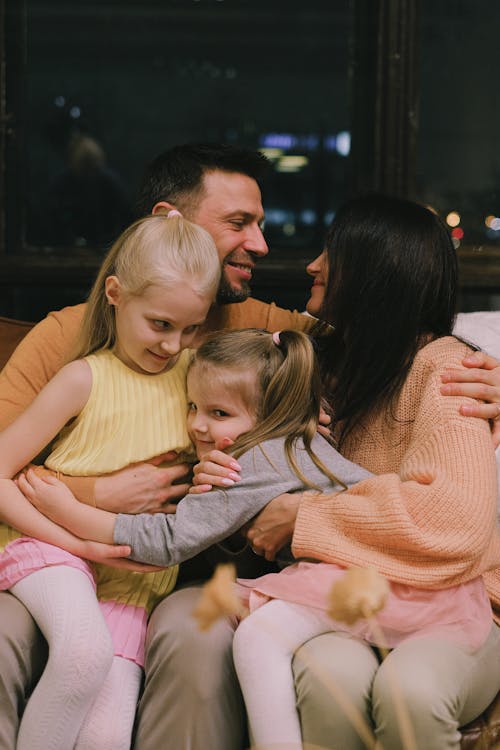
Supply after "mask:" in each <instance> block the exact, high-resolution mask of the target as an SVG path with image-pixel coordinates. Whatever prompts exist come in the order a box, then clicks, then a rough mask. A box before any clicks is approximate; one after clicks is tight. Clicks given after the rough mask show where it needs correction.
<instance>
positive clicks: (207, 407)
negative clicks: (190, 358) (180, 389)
mask: <svg viewBox="0 0 500 750" xmlns="http://www.w3.org/2000/svg"><path fill="white" fill-rule="evenodd" d="M244 377H246V376H244ZM247 377H249V378H251V377H252V374H251V373H249V374H248V376H247ZM187 391H188V402H189V410H188V418H187V427H188V432H189V436H190V438H191V440H192V442H193V445H194V447H195V449H196V455H197V456H198V458H201V457H202V456H203V455H204V454H205V453H208V451H211V450H213V449H214V448H220V447H222V441H223V440H224V438H229V439H230V440H231V441H233V440H236V438H238V437H240V435H243V434H244V433H245V432H248V431H249V430H251V429H252V428H253V427H255V423H256V417H255V413H253V412H252V411H251V410H249V408H248V407H247V405H246V404H245V403H244V402H243V400H242V398H241V397H240V396H239V394H238V393H237V392H236V390H235V389H229V388H227V386H225V385H224V379H223V378H221V380H220V381H219V380H218V379H216V378H214V379H213V380H211V379H210V378H207V377H206V376H205V377H202V376H201V371H200V368H198V367H197V366H196V363H195V364H194V365H193V366H192V367H191V368H190V369H189V372H188V376H187Z"/></svg>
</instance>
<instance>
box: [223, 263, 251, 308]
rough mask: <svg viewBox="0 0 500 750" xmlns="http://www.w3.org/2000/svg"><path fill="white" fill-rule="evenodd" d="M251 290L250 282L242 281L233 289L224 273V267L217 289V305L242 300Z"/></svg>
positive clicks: (248, 295) (246, 297)
mask: <svg viewBox="0 0 500 750" xmlns="http://www.w3.org/2000/svg"><path fill="white" fill-rule="evenodd" d="M251 293H252V290H251V289H250V284H248V283H247V282H242V284H241V287H240V288H239V289H234V288H233V287H232V286H231V284H230V283H229V281H228V280H227V279H226V277H225V275H224V269H222V276H221V280H220V284H219V288H218V290H217V304H219V305H230V304H232V303H234V302H244V301H245V300H246V299H248V297H250V295H251Z"/></svg>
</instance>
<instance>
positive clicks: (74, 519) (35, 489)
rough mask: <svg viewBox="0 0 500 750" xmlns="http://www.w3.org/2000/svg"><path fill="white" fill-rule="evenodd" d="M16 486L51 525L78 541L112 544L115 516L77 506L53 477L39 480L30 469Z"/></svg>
mask: <svg viewBox="0 0 500 750" xmlns="http://www.w3.org/2000/svg"><path fill="white" fill-rule="evenodd" d="M18 484H19V488H20V489H21V491H22V492H23V494H24V495H25V496H26V498H28V500H29V501H30V503H32V504H33V505H34V506H35V507H36V508H38V510H39V511H40V512H41V513H43V515H44V516H47V518H50V519H51V522H52V521H54V522H55V523H56V524H60V525H61V526H64V528H65V529H68V531H71V532H72V533H73V534H75V535H76V536H78V537H81V538H82V539H92V540H94V541H96V542H104V543H105V544H113V531H114V528H115V520H116V513H110V512H109V511H107V510H101V509H100V508H93V507H91V506H89V505H85V504H84V503H80V502H79V501H78V500H77V499H76V497H75V496H74V495H73V493H72V492H71V490H70V489H69V487H67V486H66V485H65V484H64V483H63V482H61V481H59V480H58V479H56V477H53V476H50V475H44V476H42V477H40V476H37V474H36V473H35V472H34V471H33V470H32V469H30V470H29V471H28V472H27V473H26V475H22V476H20V477H19V479H18ZM37 512H38V511H37Z"/></svg>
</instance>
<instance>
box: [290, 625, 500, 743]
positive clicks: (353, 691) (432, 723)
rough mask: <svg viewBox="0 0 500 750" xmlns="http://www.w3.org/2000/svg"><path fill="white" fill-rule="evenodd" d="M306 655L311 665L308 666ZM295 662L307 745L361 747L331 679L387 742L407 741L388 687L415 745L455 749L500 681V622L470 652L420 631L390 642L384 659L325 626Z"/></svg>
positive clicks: (493, 695)
mask: <svg viewBox="0 0 500 750" xmlns="http://www.w3.org/2000/svg"><path fill="white" fill-rule="evenodd" d="M301 656H302V658H301ZM303 659H304V660H305V661H306V663H307V664H309V665H311V664H313V665H314V668H313V669H311V668H305V666H304V661H303ZM293 666H294V674H295V684H296V690H297V704H298V708H299V712H300V717H301V725H302V735H303V738H304V741H305V743H306V746H307V747H308V748H309V747H310V748H313V747H314V748H316V747H317V748H318V749H319V748H321V750H365V747H366V745H365V744H364V743H363V742H362V741H361V739H360V737H359V734H358V733H357V732H356V730H355V729H354V727H353V725H352V723H351V722H350V721H348V720H347V719H346V716H345V712H344V711H343V710H342V709H341V708H340V707H339V704H338V703H337V701H336V700H335V698H334V697H333V695H332V691H331V689H329V688H328V687H327V686H328V681H329V680H334V681H335V684H337V685H340V686H341V687H342V689H343V691H344V695H346V696H347V697H348V699H349V700H350V701H351V703H352V704H354V705H355V706H356V708H357V709H358V710H359V712H360V713H361V714H362V715H363V716H364V718H365V720H366V722H367V724H368V725H369V726H370V727H372V728H373V729H374V731H375V735H376V737H377V740H378V742H380V744H381V746H382V747H383V748H384V750H400V749H401V748H402V747H404V745H403V743H402V740H401V734H400V731H399V727H400V721H399V719H398V715H397V714H396V712H395V705H396V703H397V701H396V703H395V701H394V693H393V687H395V688H396V689H397V690H398V692H399V695H400V696H401V697H402V699H403V701H404V706H405V707H406V709H407V711H408V716H409V719H410V722H411V725H412V727H413V731H414V737H415V739H416V747H417V748H418V749H419V750H423V749H424V748H425V750H458V749H459V747H460V731H459V727H460V726H464V725H465V724H467V723H468V722H469V721H472V720H473V719H475V718H476V717H477V716H478V715H479V714H481V713H482V712H483V710H484V709H485V708H486V707H487V706H488V705H489V704H490V703H491V701H492V700H493V698H494V697H495V695H496V694H497V692H498V690H499V689H500V628H498V627H497V626H496V625H493V627H492V630H491V633H490V635H489V637H488V640H487V641H486V643H485V644H484V645H483V647H482V648H481V649H479V651H477V652H475V653H474V654H470V653H468V652H467V651H466V650H464V649H462V648H460V647H459V646H458V645H455V644H452V643H450V642H448V641H445V640H438V639H435V640H434V639H431V638H419V639H415V640H410V641H408V642H406V643H402V644H401V645H400V646H398V647H397V648H395V649H394V651H392V652H391V653H390V654H389V656H388V657H387V661H386V662H384V663H383V664H382V665H380V664H379V661H378V660H377V657H376V655H375V653H374V651H373V650H372V649H371V648H370V647H369V646H367V645H366V644H365V643H363V642H360V641H357V640H356V639H354V638H351V637H350V636H348V635H345V634H340V633H326V634H324V635H320V636H318V637H316V638H314V639H312V640H311V641H309V642H308V643H306V644H304V646H302V648H301V649H299V650H298V651H297V652H296V655H295V659H294V665H293Z"/></svg>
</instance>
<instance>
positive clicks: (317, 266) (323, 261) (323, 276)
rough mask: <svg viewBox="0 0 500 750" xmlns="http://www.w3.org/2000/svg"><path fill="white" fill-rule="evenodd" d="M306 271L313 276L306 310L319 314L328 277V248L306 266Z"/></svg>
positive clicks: (311, 313) (312, 313)
mask: <svg viewBox="0 0 500 750" xmlns="http://www.w3.org/2000/svg"><path fill="white" fill-rule="evenodd" d="M306 271H307V273H308V274H309V276H312V277H313V284H312V287H311V296H310V297H309V299H308V301H307V304H306V310H307V312H308V313H309V314H310V315H315V316H317V315H318V313H319V311H320V310H321V305H322V304H323V299H324V296H325V289H326V282H327V279H328V258H327V254H326V250H325V251H323V252H322V253H321V255H318V257H317V258H315V259H314V260H313V261H311V262H310V263H309V265H308V266H307V267H306Z"/></svg>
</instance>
